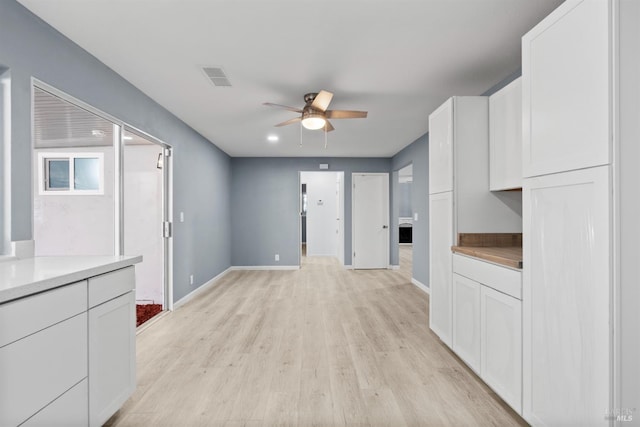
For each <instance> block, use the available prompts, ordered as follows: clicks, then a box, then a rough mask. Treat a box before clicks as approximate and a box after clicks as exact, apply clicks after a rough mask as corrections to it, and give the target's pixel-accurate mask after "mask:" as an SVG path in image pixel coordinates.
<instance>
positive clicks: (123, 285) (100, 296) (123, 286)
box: [89, 267, 136, 308]
mask: <svg viewBox="0 0 640 427" xmlns="http://www.w3.org/2000/svg"><path fill="white" fill-rule="evenodd" d="M135 287H136V277H135V270H134V268H133V267H126V268H123V269H121V270H116V271H112V272H110V273H106V274H103V275H101V276H96V277H92V278H90V279H89V308H91V307H95V306H96V305H99V304H102V303H103V302H106V301H109V300H112V299H114V298H116V297H119V296H120V295H124V294H126V293H127V292H129V291H131V290H133V289H135Z"/></svg>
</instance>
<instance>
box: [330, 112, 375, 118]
mask: <svg viewBox="0 0 640 427" xmlns="http://www.w3.org/2000/svg"><path fill="white" fill-rule="evenodd" d="M325 116H326V117H327V118H328V119H364V118H366V117H367V112H366V111H349V110H328V111H325Z"/></svg>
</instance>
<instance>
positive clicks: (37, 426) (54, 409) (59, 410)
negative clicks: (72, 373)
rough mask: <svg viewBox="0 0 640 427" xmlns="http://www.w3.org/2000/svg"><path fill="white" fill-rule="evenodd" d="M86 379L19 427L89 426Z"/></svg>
mask: <svg viewBox="0 0 640 427" xmlns="http://www.w3.org/2000/svg"><path fill="white" fill-rule="evenodd" d="M87 382H88V381H87V379H86V378H85V379H84V380H82V381H80V382H79V383H78V384H76V385H75V386H73V388H72V389H71V390H69V391H67V392H66V393H65V394H63V395H62V396H60V397H59V398H57V399H56V400H54V401H53V402H52V403H50V404H49V405H48V406H47V407H46V408H44V409H43V410H41V411H40V412H38V413H37V414H35V415H34V416H33V417H31V418H29V419H28V420H27V421H26V422H25V423H24V424H21V425H20V426H21V427H51V426H65V427H85V426H87V425H89V411H88V408H89V393H88V389H87Z"/></svg>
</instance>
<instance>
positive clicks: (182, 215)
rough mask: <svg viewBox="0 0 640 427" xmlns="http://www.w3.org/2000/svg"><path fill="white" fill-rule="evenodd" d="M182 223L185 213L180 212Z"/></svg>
mask: <svg viewBox="0 0 640 427" xmlns="http://www.w3.org/2000/svg"><path fill="white" fill-rule="evenodd" d="M180 222H184V212H180Z"/></svg>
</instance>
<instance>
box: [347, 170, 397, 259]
mask: <svg viewBox="0 0 640 427" xmlns="http://www.w3.org/2000/svg"><path fill="white" fill-rule="evenodd" d="M352 176H353V196H352V197H353V218H352V229H353V268H361V269H364V268H387V267H388V265H389V174H388V173H369V174H353V175H352Z"/></svg>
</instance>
